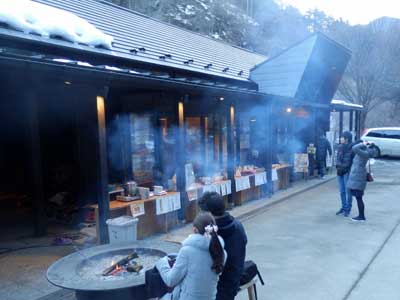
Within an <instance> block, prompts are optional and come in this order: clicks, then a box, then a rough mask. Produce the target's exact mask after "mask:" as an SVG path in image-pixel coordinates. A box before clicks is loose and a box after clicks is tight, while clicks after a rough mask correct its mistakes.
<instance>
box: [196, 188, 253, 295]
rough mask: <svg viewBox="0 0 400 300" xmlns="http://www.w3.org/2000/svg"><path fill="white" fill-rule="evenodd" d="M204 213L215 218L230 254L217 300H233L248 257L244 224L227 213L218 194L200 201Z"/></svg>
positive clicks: (212, 193) (219, 282)
mask: <svg viewBox="0 0 400 300" xmlns="http://www.w3.org/2000/svg"><path fill="white" fill-rule="evenodd" d="M199 206H200V208H201V209H202V210H203V211H209V212H210V213H211V214H212V215H213V216H214V218H215V221H216V224H217V226H218V234H219V235H220V236H221V237H222V238H223V239H224V241H225V250H226V252H227V254H228V259H227V261H226V264H225V267H224V271H223V272H222V274H221V276H220V278H219V281H218V288H217V290H218V291H217V297H216V298H215V299H216V300H233V299H234V298H235V296H236V294H237V292H238V291H239V287H240V277H241V275H242V273H243V266H244V260H245V257H246V244H247V236H246V232H245V230H244V228H243V225H242V223H240V222H239V221H238V220H236V219H235V218H234V217H232V216H231V215H230V214H229V213H227V212H225V203H224V200H223V198H222V197H221V196H220V195H219V194H218V193H216V192H206V193H204V195H203V197H202V198H201V199H200V201H199Z"/></svg>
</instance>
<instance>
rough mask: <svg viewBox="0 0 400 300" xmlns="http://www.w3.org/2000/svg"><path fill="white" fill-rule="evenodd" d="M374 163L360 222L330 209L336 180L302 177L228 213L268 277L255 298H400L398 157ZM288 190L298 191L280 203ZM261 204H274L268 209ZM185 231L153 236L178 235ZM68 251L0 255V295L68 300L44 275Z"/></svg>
mask: <svg viewBox="0 0 400 300" xmlns="http://www.w3.org/2000/svg"><path fill="white" fill-rule="evenodd" d="M373 169H374V172H375V176H376V182H374V183H373V184H371V185H370V186H369V188H368V190H367V193H366V199H365V200H366V201H365V202H366V217H367V219H368V220H367V222H366V223H365V224H354V223H353V222H351V221H350V220H349V219H346V218H344V217H336V216H335V215H334V213H335V211H336V210H337V209H338V206H339V198H338V194H337V187H336V182H335V181H330V182H328V183H326V184H323V185H320V186H319V187H317V188H314V189H312V190H309V191H307V192H301V191H302V190H304V189H307V188H309V187H311V186H313V185H314V184H315V181H314V182H312V181H310V182H305V183H302V184H300V185H298V186H296V187H294V188H292V189H289V190H287V191H284V192H282V193H279V194H277V195H275V196H274V198H273V199H268V200H265V199H264V200H259V201H254V202H252V203H249V204H248V205H245V206H242V207H240V208H238V209H236V210H235V211H234V212H233V214H235V215H241V216H242V218H243V217H244V220H243V222H244V225H245V227H246V230H247V232H248V235H249V245H248V257H249V258H251V259H253V260H255V261H256V262H257V263H258V265H259V266H260V269H261V271H262V273H263V275H264V279H265V280H266V281H267V282H268V284H267V286H265V287H259V299H260V300H269V299H274V300H286V299H288V300H291V299H294V300H302V299H307V300H309V299H328V300H329V299H335V300H336V299H338V300H339V299H340V300H342V299H343V300H347V299H349V300H361V299H362V300H373V299H384V300H391V299H400V290H396V289H397V284H398V282H399V280H400V262H399V261H398V259H397V257H396V254H397V253H398V252H399V251H398V250H399V249H400V228H399V229H398V228H397V225H398V224H399V221H400V202H398V201H396V200H397V199H398V196H397V195H398V194H400V160H382V161H379V162H377V164H376V165H374V166H373ZM293 192H298V194H297V196H294V197H292V198H290V199H287V201H281V200H284V199H286V198H287V196H289V195H290V194H291V193H293ZM266 202H269V203H273V202H274V203H275V204H274V205H272V206H268V207H265V204H266ZM355 211H356V209H355V210H353V212H355ZM254 213H255V215H254ZM186 231H187V230H186V229H180V230H177V231H175V232H174V233H172V234H169V235H168V236H163V237H155V238H162V239H170V240H175V241H179V240H180V239H182V238H184V236H185V235H186ZM25 242H26V241H25ZM47 242H48V241H47V240H43V241H37V240H35V243H47ZM31 243H33V241H31ZM71 251H74V249H73V248H71V247H63V248H48V249H46V251H45V250H44V249H35V250H34V251H32V250H26V251H22V252H15V253H13V254H12V255H9V256H8V257H7V259H6V260H4V259H3V260H1V258H0V300H33V299H41V300H61V299H62V300H72V299H73V298H74V297H73V295H72V294H71V293H68V292H66V291H63V290H58V289H57V288H55V287H52V286H51V285H50V284H48V283H47V282H46V279H45V277H44V274H45V270H46V269H47V266H48V265H49V264H50V263H51V262H52V261H54V260H56V259H58V258H59V257H61V256H63V255H65V254H67V253H69V252H71ZM32 257H33V258H34V260H33V261H32ZM17 269H18V270H19V273H16V272H14V270H17ZM52 292H55V293H52ZM46 295H47V296H46ZM43 296H45V297H44V298H41V297H43ZM238 299H239V300H244V299H247V297H246V296H245V294H241V295H239V296H238Z"/></svg>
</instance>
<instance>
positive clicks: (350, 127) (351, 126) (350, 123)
mask: <svg viewBox="0 0 400 300" xmlns="http://www.w3.org/2000/svg"><path fill="white" fill-rule="evenodd" d="M353 114H354V111H353V110H351V111H350V122H349V131H350V132H352V131H353V118H354V116H353Z"/></svg>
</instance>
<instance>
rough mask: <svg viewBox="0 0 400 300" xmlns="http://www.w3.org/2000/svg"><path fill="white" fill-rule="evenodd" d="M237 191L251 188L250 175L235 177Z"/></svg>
mask: <svg viewBox="0 0 400 300" xmlns="http://www.w3.org/2000/svg"><path fill="white" fill-rule="evenodd" d="M235 188H236V192H240V191H243V190H247V189H249V188H250V177H249V176H243V177H238V178H236V179H235Z"/></svg>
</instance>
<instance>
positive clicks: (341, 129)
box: [339, 111, 343, 138]
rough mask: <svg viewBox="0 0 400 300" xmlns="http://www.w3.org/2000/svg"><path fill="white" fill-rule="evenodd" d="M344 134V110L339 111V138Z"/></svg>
mask: <svg viewBox="0 0 400 300" xmlns="http://www.w3.org/2000/svg"><path fill="white" fill-rule="evenodd" d="M342 135H343V111H340V112H339V138H341V137H342Z"/></svg>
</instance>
